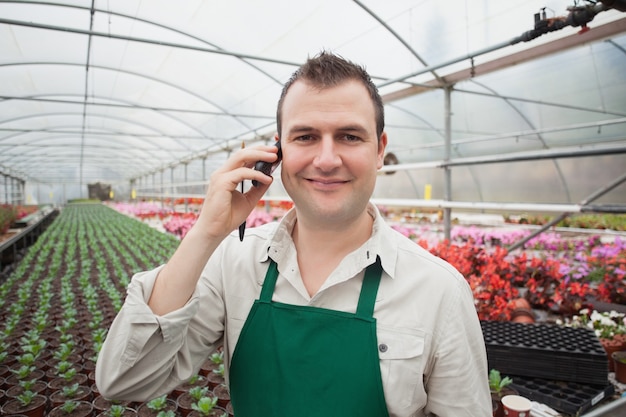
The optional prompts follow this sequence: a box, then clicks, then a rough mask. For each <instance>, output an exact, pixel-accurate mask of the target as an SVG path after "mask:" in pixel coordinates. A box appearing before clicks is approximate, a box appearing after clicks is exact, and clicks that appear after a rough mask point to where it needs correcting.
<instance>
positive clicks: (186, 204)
mask: <svg viewBox="0 0 626 417" xmlns="http://www.w3.org/2000/svg"><path fill="white" fill-rule="evenodd" d="M188 166H189V164H188V163H187V162H185V163H184V164H183V167H184V174H183V175H184V176H185V184H187V168H188ZM186 187H187V186H185V188H186ZM185 194H188V191H187V190H186V189H185ZM188 211H189V199H188V198H187V197H185V213H187V212H188Z"/></svg>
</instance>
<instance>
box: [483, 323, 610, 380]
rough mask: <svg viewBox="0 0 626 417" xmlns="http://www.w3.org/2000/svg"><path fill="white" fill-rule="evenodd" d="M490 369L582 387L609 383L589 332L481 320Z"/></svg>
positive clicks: (602, 356)
mask: <svg viewBox="0 0 626 417" xmlns="http://www.w3.org/2000/svg"><path fill="white" fill-rule="evenodd" d="M481 326H482V329H483V336H484V338H485V346H486V349H487V359H488V361H489V368H490V369H494V368H495V369H497V370H499V371H500V372H501V373H502V374H505V375H506V374H512V375H520V376H526V377H533V378H543V379H547V380H556V381H571V382H578V383H581V384H590V385H601V386H602V385H605V384H606V383H607V382H608V372H609V369H608V366H609V362H608V357H607V355H606V351H605V350H604V348H603V347H602V345H601V344H600V341H599V340H598V338H597V336H596V335H595V333H594V332H593V331H592V330H590V329H583V328H573V327H565V326H559V325H553V324H546V323H532V324H526V323H513V322H499V321H482V322H481Z"/></svg>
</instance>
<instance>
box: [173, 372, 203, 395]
mask: <svg viewBox="0 0 626 417" xmlns="http://www.w3.org/2000/svg"><path fill="white" fill-rule="evenodd" d="M208 386H209V380H208V379H207V378H206V377H205V376H202V375H198V378H197V379H196V380H195V381H194V382H191V381H187V382H185V383H182V384H180V385H179V386H177V387H176V388H174V390H173V391H172V398H178V396H179V395H180V394H182V393H183V392H187V391H189V389H191V388H193V387H208Z"/></svg>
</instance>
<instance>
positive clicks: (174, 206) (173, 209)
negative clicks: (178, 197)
mask: <svg viewBox="0 0 626 417" xmlns="http://www.w3.org/2000/svg"><path fill="white" fill-rule="evenodd" d="M170 190H171V197H170V205H171V208H172V211H176V202H175V201H174V194H175V193H176V190H175V189H174V167H170Z"/></svg>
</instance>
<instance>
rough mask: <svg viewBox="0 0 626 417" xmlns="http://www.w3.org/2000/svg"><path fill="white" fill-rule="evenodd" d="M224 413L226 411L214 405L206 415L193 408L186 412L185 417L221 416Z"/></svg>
mask: <svg viewBox="0 0 626 417" xmlns="http://www.w3.org/2000/svg"><path fill="white" fill-rule="evenodd" d="M224 413H227V411H226V410H225V409H223V408H222V407H219V406H217V405H216V406H215V407H213V409H212V410H211V411H210V412H209V414H208V415H206V416H205V415H204V414H202V413H200V412H199V411H196V410H193V411H192V412H191V413H189V414H187V417H222V415H224Z"/></svg>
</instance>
